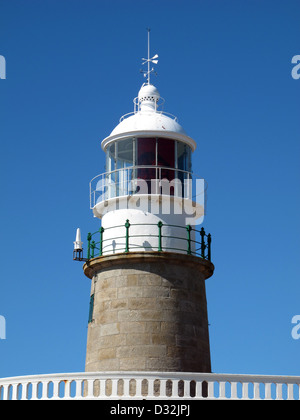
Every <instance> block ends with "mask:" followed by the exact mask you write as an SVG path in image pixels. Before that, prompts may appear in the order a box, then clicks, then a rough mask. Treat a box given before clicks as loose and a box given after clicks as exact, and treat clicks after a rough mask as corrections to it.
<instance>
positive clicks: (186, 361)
mask: <svg viewBox="0 0 300 420" xmlns="http://www.w3.org/2000/svg"><path fill="white" fill-rule="evenodd" d="M213 270H214V266H213V264H212V263H210V262H209V261H206V260H203V259H201V258H198V257H193V256H190V255H183V254H175V253H160V252H141V253H130V254H116V255H111V256H105V257H97V258H94V259H92V260H90V261H89V262H87V263H86V264H85V265H84V272H85V274H86V275H87V277H89V278H91V279H92V285H91V294H92V295H94V307H93V313H92V320H91V322H89V325H88V339H87V355H86V371H90V372H91V371H96V372H97V371H164V372H167V371H173V372H211V362H210V348H209V333H208V319H207V303H206V291H205V279H207V278H208V277H210V276H211V275H212V274H213Z"/></svg>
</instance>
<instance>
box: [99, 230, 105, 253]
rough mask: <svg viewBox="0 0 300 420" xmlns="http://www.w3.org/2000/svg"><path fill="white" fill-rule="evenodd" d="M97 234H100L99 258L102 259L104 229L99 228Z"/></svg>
mask: <svg viewBox="0 0 300 420" xmlns="http://www.w3.org/2000/svg"><path fill="white" fill-rule="evenodd" d="M99 232H100V244H99V256H100V257H102V250H103V233H104V227H101V228H100V229H99Z"/></svg>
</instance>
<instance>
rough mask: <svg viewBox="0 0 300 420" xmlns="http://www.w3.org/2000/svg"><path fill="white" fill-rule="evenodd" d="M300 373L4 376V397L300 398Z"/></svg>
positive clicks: (0, 381)
mask: <svg viewBox="0 0 300 420" xmlns="http://www.w3.org/2000/svg"><path fill="white" fill-rule="evenodd" d="M299 394H300V377H299V376H258V375H229V374H214V373H212V374H207V373H173V372H170V373H169V372H165V373H160V372H111V373H109V372H106V373H101V372H97V373H93V372H92V373H90V372H83V373H62V374H50V375H34V376H20V377H13V378H4V379H0V400H57V399H61V400H80V399H101V400H119V399H120V400H121V399H123V400H128V399H130V400H132V399H134V400H139V399H145V400H155V399H156V400H158V399H166V400H167V399H170V400H183V399H188V400H197V399H199V400H212V399H213V400H215V399H216V400H224V399H225V400H226V399H228V400H299V399H300V395H299Z"/></svg>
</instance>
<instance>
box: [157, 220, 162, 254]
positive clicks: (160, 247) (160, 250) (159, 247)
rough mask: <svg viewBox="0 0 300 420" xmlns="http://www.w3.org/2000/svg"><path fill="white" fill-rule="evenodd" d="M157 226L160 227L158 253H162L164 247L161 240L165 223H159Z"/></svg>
mask: <svg viewBox="0 0 300 420" xmlns="http://www.w3.org/2000/svg"><path fill="white" fill-rule="evenodd" d="M157 226H158V252H162V246H161V238H162V235H161V228H162V226H163V223H162V222H161V221H159V222H158V223H157Z"/></svg>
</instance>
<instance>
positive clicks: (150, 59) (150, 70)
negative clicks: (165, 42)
mask: <svg viewBox="0 0 300 420" xmlns="http://www.w3.org/2000/svg"><path fill="white" fill-rule="evenodd" d="M147 31H148V58H142V65H144V64H146V63H147V64H148V69H147V71H146V70H141V73H143V74H144V77H147V84H148V85H150V74H151V73H153V72H154V68H153V67H152V68H150V63H153V64H157V63H158V60H157V58H158V54H155V55H154V56H153V57H150V28H147ZM154 74H157V73H156V72H154Z"/></svg>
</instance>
